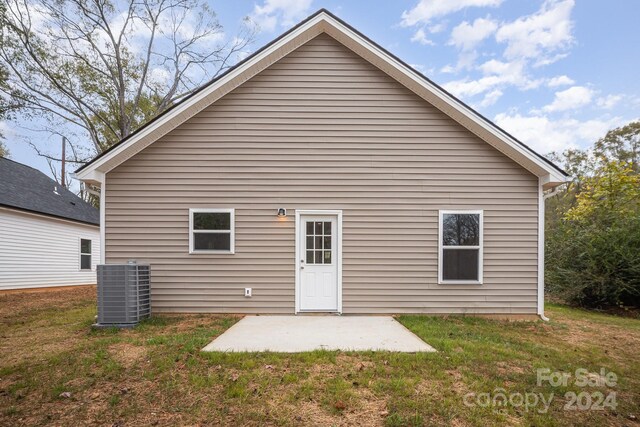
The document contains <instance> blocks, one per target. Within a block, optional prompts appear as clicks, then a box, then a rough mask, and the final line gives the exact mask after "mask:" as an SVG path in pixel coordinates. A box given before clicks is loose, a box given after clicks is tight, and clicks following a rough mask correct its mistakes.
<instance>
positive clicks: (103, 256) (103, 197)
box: [100, 173, 107, 264]
mask: <svg viewBox="0 0 640 427" xmlns="http://www.w3.org/2000/svg"><path fill="white" fill-rule="evenodd" d="M106 196H107V174H106V173H105V174H102V182H101V183H100V264H105V263H106V257H107V256H106V247H107V242H106V240H107V239H106V237H107V233H106V224H105V219H106V208H107V203H106V202H107V197H106Z"/></svg>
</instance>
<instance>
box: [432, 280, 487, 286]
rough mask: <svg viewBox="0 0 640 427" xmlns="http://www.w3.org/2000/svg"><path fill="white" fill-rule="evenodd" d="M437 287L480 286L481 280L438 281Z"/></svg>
mask: <svg viewBox="0 0 640 427" xmlns="http://www.w3.org/2000/svg"><path fill="white" fill-rule="evenodd" d="M438 285H482V280H439V281H438Z"/></svg>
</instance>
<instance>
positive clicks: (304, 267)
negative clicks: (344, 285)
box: [298, 215, 340, 312]
mask: <svg viewBox="0 0 640 427" xmlns="http://www.w3.org/2000/svg"><path fill="white" fill-rule="evenodd" d="M298 233H299V234H300V235H299V236H298V237H299V239H300V240H299V242H300V245H299V246H298V247H299V248H300V250H299V253H298V261H299V265H298V268H299V269H300V276H299V277H300V288H299V292H300V296H299V298H300V311H330V312H335V311H338V246H339V245H338V239H339V238H340V236H339V235H338V221H337V216H335V215H301V216H300V227H299V229H298Z"/></svg>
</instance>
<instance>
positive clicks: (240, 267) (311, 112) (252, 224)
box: [105, 35, 538, 314]
mask: <svg viewBox="0 0 640 427" xmlns="http://www.w3.org/2000/svg"><path fill="white" fill-rule="evenodd" d="M105 206H106V212H105V218H106V221H105V225H106V261H107V262H108V263H116V262H126V261H127V260H129V259H138V260H140V261H146V262H149V263H150V264H151V268H152V277H153V280H152V305H153V309H154V310H156V311H174V312H236V313H293V312H294V309H295V305H294V296H295V290H294V277H295V268H297V264H296V263H295V259H296V258H295V256H294V247H295V246H294V236H295V234H294V218H295V210H296V209H331V210H342V211H343V218H344V222H343V253H342V258H343V312H344V313H345V314H358V313H489V314H493V313H506V314H535V313H536V303H537V271H538V258H537V253H538V247H537V242H538V236H537V233H538V178H537V177H536V176H534V175H533V174H531V173H529V172H528V171H527V170H525V169H524V168H523V167H521V166H519V165H518V164H516V163H515V162H514V161H512V160H511V159H509V158H508V157H507V156H505V155H504V154H502V153H501V152H499V151H498V150H496V149H495V148H493V147H492V146H490V145H489V144H487V143H486V142H484V141H482V140H481V139H479V138H478V137H477V136H475V135H473V134H472V133H471V132H469V131H467V130H466V129H464V128H463V127H462V126H460V125H459V124H458V123H456V122H454V121H453V120H451V119H450V118H449V117H447V116H446V115H445V114H444V113H442V112H441V111H439V110H438V109H437V108H435V107H434V106H433V105H431V104H429V103H428V102H426V101H425V100H424V99H422V98H420V97H418V96H417V95H416V94H415V93H413V92H411V91H410V90H408V89H407V88H406V87H404V86H402V85H401V84H399V83H398V82H397V81H395V80H393V79H392V78H390V77H389V76H388V75H387V74H385V73H384V72H382V71H381V70H380V69H378V68H376V67H374V66H373V65H372V64H371V63H369V62H367V61H365V60H364V59H363V58H361V57H359V56H358V55H356V54H355V53H354V52H352V51H350V50H349V49H348V48H346V47H344V46H343V45H341V44H339V43H338V42H336V41H335V40H334V39H332V38H331V37H329V36H326V35H321V36H318V37H316V38H315V39H313V40H311V41H309V42H308V43H307V44H305V45H303V46H301V47H300V48H298V49H297V50H295V51H293V52H292V53H291V54H289V55H287V56H286V57H284V58H283V59H282V60H280V61H278V62H276V63H274V64H273V65H272V66H270V67H269V68H267V69H266V70H264V71H262V72H261V73H259V74H258V75H256V76H255V77H253V78H251V79H249V80H247V81H246V82H245V83H244V84H242V85H241V86H240V87H238V88H237V89H235V90H233V91H232V92H230V93H229V94H227V95H225V96H224V97H223V98H221V99H220V100H218V101H217V102H215V103H214V104H212V105H210V106H209V107H207V108H205V109H204V110H203V111H202V112H201V113H199V114H197V115H196V116H194V117H192V118H191V119H189V120H188V121H186V122H185V123H184V124H182V125H180V126H178V127H177V128H176V129H174V130H173V131H172V132H170V133H168V134H167V135H165V136H164V137H162V138H160V139H159V140H158V141H157V142H155V143H154V144H152V145H150V146H149V147H147V148H146V149H144V150H143V151H141V152H139V153H138V154H136V155H135V156H133V157H131V158H130V159H129V160H127V161H125V162H124V163H122V164H121V165H119V166H118V167H116V168H115V169H113V170H112V171H110V172H108V173H107V176H106V200H105ZM279 207H283V208H287V210H288V217H287V218H286V219H285V220H278V219H277V218H276V210H277V208H279ZM189 208H234V209H235V215H236V216H235V223H236V229H235V236H236V240H235V254H234V255H219V254H213V255H209V254H207V255H203V254H199V255H191V254H189ZM446 209H448V210H454V209H472V210H483V212H484V277H483V284H482V285H439V284H438V212H439V210H446ZM245 287H251V288H253V296H252V297H251V298H245V297H244V288H245Z"/></svg>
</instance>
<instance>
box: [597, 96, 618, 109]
mask: <svg viewBox="0 0 640 427" xmlns="http://www.w3.org/2000/svg"><path fill="white" fill-rule="evenodd" d="M622 98H623V96H622V95H607V96H603V97H601V98H599V99H598V102H597V103H598V107H600V108H604V109H606V110H610V109H612V108H613V107H615V106H616V105H617V104H618V102H620V101H622Z"/></svg>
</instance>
